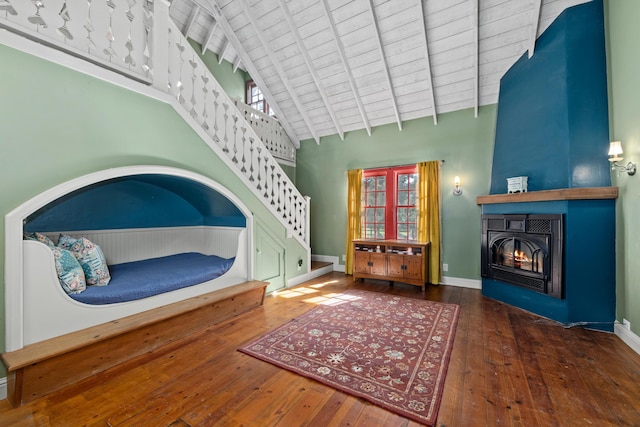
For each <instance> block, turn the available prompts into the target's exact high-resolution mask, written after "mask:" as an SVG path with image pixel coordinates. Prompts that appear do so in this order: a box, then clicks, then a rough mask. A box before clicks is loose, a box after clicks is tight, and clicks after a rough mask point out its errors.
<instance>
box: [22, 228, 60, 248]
mask: <svg viewBox="0 0 640 427" xmlns="http://www.w3.org/2000/svg"><path fill="white" fill-rule="evenodd" d="M24 238H25V239H27V240H36V241H38V242H40V243H44V244H45V245H47V246H49V247H50V248H55V247H56V245H55V244H54V243H53V240H51V239H50V238H48V237H47V236H45V235H44V234H42V233H38V232H35V233H24Z"/></svg>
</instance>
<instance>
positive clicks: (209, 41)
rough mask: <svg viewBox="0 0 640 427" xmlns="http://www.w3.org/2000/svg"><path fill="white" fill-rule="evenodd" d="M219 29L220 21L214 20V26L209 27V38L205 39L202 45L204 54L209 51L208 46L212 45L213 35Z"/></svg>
mask: <svg viewBox="0 0 640 427" xmlns="http://www.w3.org/2000/svg"><path fill="white" fill-rule="evenodd" d="M217 28H218V21H216V20H214V21H213V24H211V26H210V27H209V31H207V37H205V39H204V42H203V43H202V54H203V55H204V53H205V52H206V51H207V48H208V46H209V45H210V44H211V40H213V35H214V34H215V32H216V29H217Z"/></svg>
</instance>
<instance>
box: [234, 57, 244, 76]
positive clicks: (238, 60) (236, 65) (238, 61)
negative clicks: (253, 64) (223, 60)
mask: <svg viewBox="0 0 640 427" xmlns="http://www.w3.org/2000/svg"><path fill="white" fill-rule="evenodd" d="M241 62H242V60H241V59H240V55H236V60H235V61H233V72H234V73H235V72H236V71H238V67H240V63H241Z"/></svg>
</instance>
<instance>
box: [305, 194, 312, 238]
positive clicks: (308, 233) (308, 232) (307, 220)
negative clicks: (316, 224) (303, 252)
mask: <svg viewBox="0 0 640 427" xmlns="http://www.w3.org/2000/svg"><path fill="white" fill-rule="evenodd" d="M304 201H305V202H306V203H305V207H306V210H305V225H304V226H305V234H304V241H305V242H307V245H309V246H311V197H309V196H304Z"/></svg>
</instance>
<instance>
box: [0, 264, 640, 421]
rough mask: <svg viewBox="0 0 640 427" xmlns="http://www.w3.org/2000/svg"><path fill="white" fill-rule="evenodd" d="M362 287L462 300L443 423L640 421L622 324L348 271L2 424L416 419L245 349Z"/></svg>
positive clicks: (1, 408)
mask: <svg viewBox="0 0 640 427" xmlns="http://www.w3.org/2000/svg"><path fill="white" fill-rule="evenodd" d="M352 287H355V288H358V289H367V290H371V291H375V292H385V293H391V294H395V295H402V296H408V297H411V298H421V299H422V298H424V299H429V300H433V301H441V302H447V303H455V304H459V305H460V306H461V311H460V319H459V322H458V327H457V331H456V336H455V341H454V347H453V351H452V354H451V362H450V365H449V370H448V374H447V379H446V382H445V389H444V394H443V400H442V405H441V408H440V412H439V416H438V422H437V426H439V427H456V426H465V427H466V426H525V427H526V426H560V427H562V426H571V427H573V426H640V355H638V354H636V353H634V352H633V351H632V350H631V349H630V348H629V347H628V346H627V345H626V344H624V343H623V342H622V341H621V340H620V339H619V338H618V337H616V336H615V335H613V334H607V333H603V332H596V331H591V330H585V329H579V328H571V329H567V328H564V327H563V326H562V325H560V324H558V323H556V322H553V321H550V320H548V319H543V318H540V317H538V316H535V315H533V314H531V313H527V312H525V311H522V310H520V309H517V308H514V307H510V306H508V305H505V304H502V303H499V302H496V301H493V300H489V299H486V298H484V297H482V295H481V293H480V291H478V290H473V289H464V288H456V287H451V286H429V287H428V288H427V290H426V292H425V293H424V294H423V293H422V291H421V290H420V288H418V287H415V286H411V285H404V284H400V283H396V284H394V285H393V286H389V284H388V282H379V281H365V282H356V283H353V282H352V280H351V277H350V276H345V275H344V274H342V273H330V274H328V275H325V276H322V277H319V278H317V279H314V280H312V281H309V282H307V283H304V284H302V285H300V286H298V287H296V288H292V289H289V290H285V291H281V292H278V293H277V294H276V295H274V296H268V297H267V298H266V300H265V305H264V306H263V307H260V308H258V309H255V310H253V311H251V312H249V313H246V314H244V315H241V316H239V317H236V318H234V319H231V320H229V321H226V322H224V323H222V324H220V325H217V326H215V327H211V328H209V329H205V330H202V331H199V332H197V333H195V334H193V335H191V336H189V337H186V338H184V339H182V340H180V341H177V342H174V343H171V344H170V345H167V346H165V347H163V348H161V349H158V350H156V351H153V352H150V353H147V354H145V355H143V356H140V357H138V358H137V359H135V360H132V361H130V362H127V363H125V364H123V365H120V366H117V367H115V368H113V369H110V370H108V371H106V372H103V373H100V374H97V375H95V376H94V377H92V378H89V379H87V380H85V381H83V382H82V383H80V384H76V385H73V386H70V387H67V388H65V389H63V390H60V391H58V392H55V393H52V394H51V395H49V396H46V397H44V398H42V399H39V400H37V401H34V402H31V403H29V404H27V405H25V406H23V407H21V408H17V409H12V408H11V407H10V406H9V404H8V403H7V401H6V400H4V401H0V426H101V427H103V426H111V427H125V426H160V427H194V426H279V427H289V426H323V427H324V426H362V427H369V426H394V427H396V426H402V427H416V426H417V425H418V424H417V423H415V422H413V421H410V420H408V419H405V418H403V417H401V416H399V415H396V414H393V413H391V412H389V411H387V410H385V409H382V408H379V407H377V406H375V405H372V404H370V403H368V402H366V401H364V400H362V399H359V398H356V397H352V396H350V395H348V394H345V393H343V392H341V391H338V390H334V389H332V388H330V387H327V386H324V385H322V384H319V383H317V382H315V381H313V380H310V379H307V378H304V377H301V376H299V375H296V374H293V373H291V372H288V371H285V370H283V369H280V368H277V367H275V366H272V365H270V364H268V363H265V362H262V361H260V360H257V359H254V358H252V357H250V356H247V355H245V354H243V353H240V352H238V351H236V350H237V348H238V347H239V346H241V345H243V344H245V343H246V342H249V341H251V340H253V339H255V338H257V337H259V336H260V335H261V334H263V333H265V332H266V331H268V330H270V329H272V328H274V327H276V326H279V325H281V324H283V323H285V322H286V321H288V320H290V319H292V318H294V317H296V316H299V315H301V314H302V313H304V312H306V311H307V310H309V309H311V308H312V307H314V306H315V304H316V303H317V302H318V301H321V300H322V299H323V297H324V296H327V295H329V294H331V293H336V292H341V291H344V290H345V289H348V288H352ZM69 369H73V367H72V366H70V367H69Z"/></svg>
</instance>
